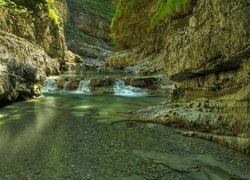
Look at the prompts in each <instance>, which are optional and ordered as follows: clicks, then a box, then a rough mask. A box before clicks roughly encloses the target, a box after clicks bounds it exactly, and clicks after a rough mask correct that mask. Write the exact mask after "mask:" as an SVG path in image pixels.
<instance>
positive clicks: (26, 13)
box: [0, 1, 79, 105]
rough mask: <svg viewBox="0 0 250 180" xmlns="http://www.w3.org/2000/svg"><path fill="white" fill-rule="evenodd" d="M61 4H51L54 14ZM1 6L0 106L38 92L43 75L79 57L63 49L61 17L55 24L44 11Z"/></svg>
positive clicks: (60, 2) (42, 81)
mask: <svg viewBox="0 0 250 180" xmlns="http://www.w3.org/2000/svg"><path fill="white" fill-rule="evenodd" d="M3 2H6V3H7V2H10V1H3ZM63 3H64V2H63V1H58V2H57V4H54V6H55V7H53V8H54V9H55V10H56V11H58V12H57V13H60V12H61V13H62V12H63V7H64V4H63ZM4 5H5V4H3V5H2V4H1V6H0V42H1V43H0V99H1V105H4V104H5V103H6V102H9V101H15V100H17V99H26V98H29V97H33V96H38V95H40V94H41V92H42V88H43V83H44V80H45V78H46V75H51V74H58V73H59V72H60V70H59V69H60V64H61V65H64V64H65V62H69V61H72V62H74V61H75V60H76V59H79V58H78V57H77V56H76V55H74V54H73V53H71V52H70V51H68V50H67V47H66V44H65V39H64V32H63V23H62V22H63V19H60V24H59V23H58V22H55V19H53V18H52V17H50V15H49V12H48V11H43V10H38V11H36V12H32V11H31V10H30V9H27V8H25V7H22V6H21V7H18V6H16V5H15V4H14V3H11V4H10V5H9V4H7V5H8V6H4ZM13 6H14V7H13ZM54 16H55V15H54ZM54 18H57V17H54ZM58 18H59V16H58ZM61 67H62V66H61Z"/></svg>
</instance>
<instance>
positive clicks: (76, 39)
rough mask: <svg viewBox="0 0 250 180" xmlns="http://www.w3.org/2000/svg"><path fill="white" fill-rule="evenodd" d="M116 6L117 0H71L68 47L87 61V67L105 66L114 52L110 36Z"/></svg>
mask: <svg viewBox="0 0 250 180" xmlns="http://www.w3.org/2000/svg"><path fill="white" fill-rule="evenodd" d="M116 3H117V2H116V1H114V0H103V1H88V0H78V1H70V0H67V8H68V19H67V21H66V24H65V37H66V43H67V47H68V48H69V50H71V51H72V52H74V53H76V54H78V55H80V56H81V57H83V58H84V63H85V66H86V67H95V66H96V65H103V64H104V59H105V58H106V57H107V55H109V54H110V53H111V52H112V51H113V44H112V40H111V39H110V37H109V35H110V24H111V19H112V17H113V15H114V13H115V6H116Z"/></svg>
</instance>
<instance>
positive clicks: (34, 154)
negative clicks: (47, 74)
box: [0, 93, 250, 180]
mask: <svg viewBox="0 0 250 180" xmlns="http://www.w3.org/2000/svg"><path fill="white" fill-rule="evenodd" d="M164 99H165V98H164V97H162V96H161V97H157V96H155V97H121V96H108V95H106V96H104V95H102V96H101V95H100V96H97V95H95V96H94V95H84V94H69V93H65V94H46V95H43V96H41V97H39V98H37V99H33V100H28V101H24V102H18V103H14V104H12V105H10V106H6V107H4V108H2V109H0V179H13V180H15V179H17V180H20V179H93V180H102V179H103V180H110V179H131V180H136V179H152V180H154V179H163V180H164V179H175V180H176V179H177V180H178V179H179V180H183V179H185V180H186V179H187V180H189V179H197V178H195V177H199V176H200V175H201V174H198V175H197V174H195V173H196V172H200V171H197V167H199V166H201V165H197V166H196V165H195V171H194V168H193V166H192V167H191V168H189V166H188V164H186V165H185V164H184V166H185V167H187V168H186V170H184V171H183V172H182V171H181V170H180V169H178V167H180V168H181V169H183V164H182V165H178V164H177V165H175V166H174V168H177V169H173V167H172V166H170V165H168V164H167V163H168V162H165V160H164V159H169V158H167V157H165V156H173V157H176V156H178V157H180V159H179V160H178V163H181V162H180V161H181V160H182V159H184V157H185V158H187V157H188V158H191V157H194V156H195V157H197V156H198V155H203V156H205V157H206V158H203V160H204V161H208V160H209V157H211V158H214V159H216V160H219V161H220V163H223V164H222V165H221V164H220V166H222V167H223V166H225V169H230V168H232V169H233V170H234V171H237V172H238V174H242V175H244V174H247V173H248V172H249V170H250V166H249V165H250V157H249V156H246V155H244V154H241V153H238V152H235V151H233V150H230V149H228V148H226V147H224V146H221V145H218V144H215V143H211V142H208V141H204V140H201V139H196V138H190V137H184V136H182V135H181V134H179V133H178V132H177V131H176V129H173V128H169V127H166V126H162V125H156V124H151V123H142V122H137V121H136V120H138V119H136V118H138V117H134V116H132V115H130V114H125V113H123V112H124V111H125V112H127V111H129V110H137V109H140V108H144V107H147V106H152V105H156V104H158V103H160V102H161V101H163V100H164ZM128 120H133V121H132V122H131V121H128ZM130 122H131V123H130ZM178 131H179V130H178ZM154 157H162V159H163V160H164V162H161V161H160V160H159V159H158V160H154V159H153V158H154ZM182 157H183V158H182ZM195 162H196V161H195ZM203 163H206V162H203ZM171 164H173V162H171ZM210 165H211V164H210ZM210 165H209V166H208V165H205V166H204V167H209V171H207V170H206V169H205V170H203V171H204V172H209V174H208V175H207V174H206V173H203V171H201V173H203V174H205V175H207V176H211V177H219V178H217V179H225V178H224V177H226V178H227V177H233V176H231V175H230V174H229V175H228V174H227V173H226V175H225V173H224V174H223V173H222V172H221V169H222V167H220V168H219V169H216V167H215V168H214V167H210ZM217 168H218V167H217ZM188 170H190V171H191V172H190V173H189V172H187V171H188ZM201 170H202V169H201ZM222 171H223V170H222ZM230 172H231V171H230ZM218 174H219V175H218ZM221 174H222V175H221ZM236 174H237V173H236ZM213 175H214V176H213ZM248 177H249V176H248ZM205 179H206V178H205ZM207 179H208V178H207Z"/></svg>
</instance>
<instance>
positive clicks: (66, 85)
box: [63, 80, 71, 91]
mask: <svg viewBox="0 0 250 180" xmlns="http://www.w3.org/2000/svg"><path fill="white" fill-rule="evenodd" d="M70 83H71V81H70V80H69V81H65V82H64V84H63V90H64V91H66V90H68V89H69V85H70Z"/></svg>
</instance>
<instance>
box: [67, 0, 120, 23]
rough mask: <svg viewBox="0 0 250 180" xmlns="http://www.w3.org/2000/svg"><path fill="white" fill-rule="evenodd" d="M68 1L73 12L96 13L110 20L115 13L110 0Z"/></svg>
mask: <svg viewBox="0 0 250 180" xmlns="http://www.w3.org/2000/svg"><path fill="white" fill-rule="evenodd" d="M74 1H75V2H74V3H69V4H68V5H69V6H71V9H74V10H75V13H78V12H86V13H88V14H92V15H97V16H100V17H102V18H105V19H109V20H111V19H112V17H113V16H114V13H115V6H114V4H113V3H112V2H111V0H74Z"/></svg>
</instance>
